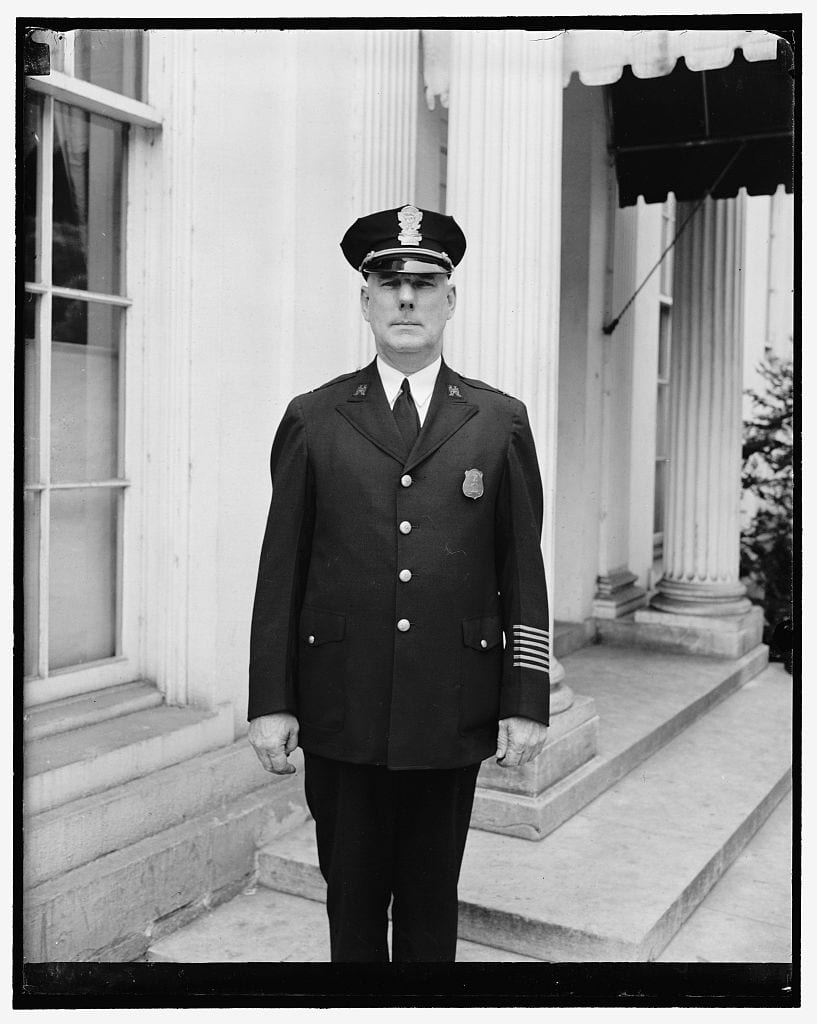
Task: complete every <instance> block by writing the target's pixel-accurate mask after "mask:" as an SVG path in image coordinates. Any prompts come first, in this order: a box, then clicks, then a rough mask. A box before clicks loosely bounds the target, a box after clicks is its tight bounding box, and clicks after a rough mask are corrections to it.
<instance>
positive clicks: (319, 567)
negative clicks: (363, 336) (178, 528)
mask: <svg viewBox="0 0 817 1024" xmlns="http://www.w3.org/2000/svg"><path fill="white" fill-rule="evenodd" d="M341 248H342V250H343V254H344V255H345V257H346V259H347V260H348V261H349V263H350V264H351V265H352V266H353V267H354V268H355V270H357V271H359V272H360V273H361V274H362V275H363V284H362V287H361V290H360V304H361V310H362V313H363V317H364V319H365V320H366V321H367V322H368V323H369V325H370V327H371V330H372V333H373V335H374V342H375V348H376V350H377V356H376V358H375V359H374V360H373V362H371V363H370V364H369V365H368V366H366V367H364V368H363V369H361V370H358V371H356V372H355V373H350V374H346V375H344V376H342V377H338V378H336V379H335V380H332V381H330V382H329V383H328V384H324V385H323V386H321V387H319V388H316V389H315V390H314V391H311V392H309V393H308V394H305V395H301V396H299V397H298V398H295V399H293V401H292V402H291V403H290V405H289V407H288V408H287V410H286V413H285V415H284V418H283V420H282V422H281V425H280V427H279V428H278V432H277V434H276V436H275V440H274V443H273V446H272V456H271V469H272V502H271V506H270V512H269V519H268V522H267V529H266V533H265V536H264V540H263V546H262V550H261V561H260V567H259V572H258V584H257V590H256V596H255V607H254V611H253V621H252V637H251V654H250V701H249V719H250V733H249V738H250V741H251V742H252V744H253V746H254V748H255V750H256V753H257V754H258V757H259V759H260V761H261V763H262V765H263V766H264V767H265V768H266V769H267V770H268V771H271V772H276V773H287V772H292V771H294V770H295V769H294V766H292V765H290V764H289V763H288V761H287V756H288V755H289V754H291V753H292V751H293V750H295V748H296V747H297V746H298V745H299V744H300V746H301V747H302V748H303V751H304V764H305V780H304V781H305V790H306V798H307V802H308V805H309V809H310V811H311V813H312V815H313V817H314V819H315V826H316V835H317V844H318V856H319V862H320V868H321V872H322V874H323V876H324V878H325V879H326V883H327V911H328V915H329V932H330V945H331V954H332V960H333V961H387V960H388V959H389V950H388V945H387V913H388V908H389V903H390V901H391V917H392V951H391V952H392V960H393V961H404V962H405V961H429V962H434V961H436V962H451V961H453V960H454V956H455V948H456V939H457V881H458V877H459V870H460V864H461V861H462V855H463V851H464V847H465V840H466V835H467V832H468V824H469V819H470V814H471V807H472V802H473V797H474V787H475V784H476V778H477V771H478V769H479V765H480V762H481V761H483V760H484V759H485V758H487V757H489V756H491V755H492V754H494V753H495V755H496V757H497V758H498V762H499V764H501V765H505V766H509V767H510V766H516V765H521V764H525V763H526V762H527V761H529V760H532V759H533V758H534V757H536V756H537V755H538V754H539V752H540V751H541V749H542V747H543V746H544V743H545V737H546V732H547V723H548V696H549V676H548V670H549V656H550V635H549V631H548V630H549V627H548V603H547V594H546V589H545V574H544V567H543V563H542V554H541V548H540V534H541V528H542V486H541V480H540V475H539V468H538V464H537V460H536V452H535V450H534V443H533V437H532V435H531V430H530V426H529V424H528V417H527V413H526V410H525V407H524V405H523V404H522V403H521V402H520V401H518V400H517V399H515V398H511V397H509V396H508V395H506V394H503V393H502V392H501V391H498V390H496V389H495V388H493V387H490V386H489V385H487V384H484V383H482V382H481V381H478V380H472V379H471V378H468V377H464V376H462V375H461V374H459V373H457V372H456V371H454V370H453V369H451V368H450V367H448V366H447V365H446V364H445V362H443V360H442V344H443V329H444V327H445V325H446V322H447V321H448V320H449V319H450V318H451V317H452V316H453V314H454V309H455V306H456V291H455V287H454V284H453V283H452V282H451V274H452V272H453V270H454V267H455V266H456V265H457V264H458V263H459V261H460V260H461V258H462V256H463V254H464V252H465V238H464V236H463V233H462V231H461V230H460V228H459V226H458V225H457V223H456V222H455V221H454V219H453V218H452V217H447V216H443V215H441V214H438V213H433V212H431V211H427V210H419V209H417V208H416V207H414V206H404V207H402V208H401V209H395V210H384V211H382V212H379V213H374V214H371V215H370V216H367V217H362V218H360V219H359V220H357V221H356V222H355V223H354V224H353V225H352V227H351V228H349V230H348V231H347V232H346V234H345V236H344V238H343V240H342V242H341ZM496 343H497V345H501V344H502V339H501V338H497V339H496Z"/></svg>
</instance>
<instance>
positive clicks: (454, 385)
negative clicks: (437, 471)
mask: <svg viewBox="0 0 817 1024" xmlns="http://www.w3.org/2000/svg"><path fill="white" fill-rule="evenodd" d="M463 391H464V388H463V384H462V381H461V380H460V378H459V377H458V376H457V374H456V373H454V372H453V370H451V369H450V367H448V366H447V365H446V363H445V362H443V364H442V366H441V367H440V372H439V373H438V374H437V380H436V381H435V383H434V391H433V392H432V395H431V401H430V403H429V408H428V414H427V415H426V419H425V423H423V428H422V430H421V431H420V433H419V434H418V436H417V440H416V441H415V442H414V447H413V448H412V450H411V452H410V453H409V457H408V460H407V462H406V464H405V470H406V472H407V473H409V472H411V470H412V469H414V467H415V466H417V465H419V464H420V463H421V462H423V461H424V460H425V459H427V458H428V457H429V455H431V454H433V453H434V452H435V451H436V450H437V449H438V448H439V447H440V445H442V444H445V442H446V441H447V440H448V439H449V437H451V435H452V434H455V433H456V432H457V431H458V430H459V429H460V427H461V426H463V424H465V423H467V422H468V420H470V419H471V417H472V416H476V414H477V412H478V411H479V410H478V409H477V407H476V406H475V405H473V404H472V403H471V402H469V401H468V400H467V399H466V397H465V395H464V394H463ZM387 407H388V406H387ZM393 418H394V417H392V419H393ZM398 434H399V431H398Z"/></svg>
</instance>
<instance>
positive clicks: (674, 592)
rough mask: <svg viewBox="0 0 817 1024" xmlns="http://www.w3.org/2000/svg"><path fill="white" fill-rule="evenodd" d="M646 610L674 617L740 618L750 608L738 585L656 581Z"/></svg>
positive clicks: (669, 580) (741, 588)
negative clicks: (738, 616)
mask: <svg viewBox="0 0 817 1024" xmlns="http://www.w3.org/2000/svg"><path fill="white" fill-rule="evenodd" d="M656 591H657V592H656V594H655V596H654V597H653V599H652V601H650V607H652V608H656V609H658V611H661V612H669V613H671V614H678V615H701V616H703V615H706V616H710V615H716V616H721V615H724V616H726V615H744V614H746V612H748V611H749V609H750V608H751V607H752V603H751V601H750V600H749V598H748V597H747V596H746V587H745V586H744V585H743V584H742V583H739V582H738V583H687V582H685V581H683V580H672V579H667V578H666V577H664V578H662V579H660V580H659V581H658V584H657V586H656Z"/></svg>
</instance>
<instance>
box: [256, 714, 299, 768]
mask: <svg viewBox="0 0 817 1024" xmlns="http://www.w3.org/2000/svg"><path fill="white" fill-rule="evenodd" d="M249 741H250V743H252V745H253V748H254V750H255V752H256V754H257V755H258V760H259V761H260V762H261V765H262V767H263V768H264V769H265V770H266V771H268V772H274V773H275V774H276V775H291V774H292V773H293V772H294V771H295V765H294V764H290V763H289V762H288V761H287V757H288V756H289V755H290V754H291V753H292V751H293V750H294V749H295V748H296V747H297V746H298V719H297V718H296V717H295V716H294V715H290V714H289V713H288V712H286V711H279V712H276V714H274V715H261V717H260V718H253V720H252V721H251V722H250V731H249Z"/></svg>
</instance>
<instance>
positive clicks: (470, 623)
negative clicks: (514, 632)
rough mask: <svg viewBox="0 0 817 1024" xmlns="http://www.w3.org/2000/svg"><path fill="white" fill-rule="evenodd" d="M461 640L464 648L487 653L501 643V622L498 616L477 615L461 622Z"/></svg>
mask: <svg viewBox="0 0 817 1024" xmlns="http://www.w3.org/2000/svg"><path fill="white" fill-rule="evenodd" d="M462 640H463V643H464V644H465V646H466V647H473V648H474V649H475V650H477V651H489V650H490V649H491V648H492V647H496V645H497V644H498V643H501V641H502V620H501V619H500V617H499V616H498V615H478V616H477V617H476V618H475V619H463V620H462Z"/></svg>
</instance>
